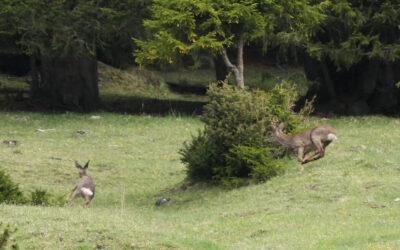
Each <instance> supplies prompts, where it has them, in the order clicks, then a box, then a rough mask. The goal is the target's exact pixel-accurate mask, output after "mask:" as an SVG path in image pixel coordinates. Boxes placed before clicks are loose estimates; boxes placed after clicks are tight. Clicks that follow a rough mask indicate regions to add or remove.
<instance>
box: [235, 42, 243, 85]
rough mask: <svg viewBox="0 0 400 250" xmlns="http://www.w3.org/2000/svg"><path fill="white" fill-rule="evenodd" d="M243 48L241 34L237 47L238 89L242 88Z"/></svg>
mask: <svg viewBox="0 0 400 250" xmlns="http://www.w3.org/2000/svg"><path fill="white" fill-rule="evenodd" d="M243 47H244V39H243V34H242V35H240V37H239V41H238V47H237V50H238V51H237V67H238V71H239V76H238V77H236V84H237V85H238V86H239V87H242V88H243V87H244V76H243V73H244V65H243Z"/></svg>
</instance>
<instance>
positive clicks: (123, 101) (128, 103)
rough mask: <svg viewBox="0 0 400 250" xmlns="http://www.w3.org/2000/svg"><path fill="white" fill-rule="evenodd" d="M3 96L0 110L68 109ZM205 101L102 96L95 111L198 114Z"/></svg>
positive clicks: (25, 97)
mask: <svg viewBox="0 0 400 250" xmlns="http://www.w3.org/2000/svg"><path fill="white" fill-rule="evenodd" d="M19 96H20V95H18V98H8V97H7V98H5V97H3V96H0V111H15V112H18V111H22V112H41V113H63V112H65V111H77V112H79V111H80V110H79V109H77V110H68V109H65V108H63V107H56V108H54V107H51V106H50V105H49V103H47V102H46V101H45V100H37V101H31V100H30V99H29V97H28V95H24V96H23V97H22V98H19ZM205 104H207V102H206V101H187V100H168V99H164V100H163V99H156V98H143V97H133V96H118V95H112V96H111V95H110V96H102V97H101V103H100V104H99V107H98V109H96V110H93V111H92V112H96V111H107V112H113V113H127V114H154V115H169V114H182V115H200V114H201V113H202V110H203V106H204V105H205Z"/></svg>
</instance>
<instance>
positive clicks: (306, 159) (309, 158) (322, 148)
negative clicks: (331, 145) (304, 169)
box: [303, 138, 326, 164]
mask: <svg viewBox="0 0 400 250" xmlns="http://www.w3.org/2000/svg"><path fill="white" fill-rule="evenodd" d="M312 142H313V144H314V145H315V147H316V148H317V150H316V152H315V153H314V154H312V155H306V156H305V157H304V159H303V163H304V164H305V163H308V162H310V161H315V160H318V159H320V158H322V157H324V155H325V147H326V146H325V145H323V144H322V142H321V140H319V138H316V139H313V140H312Z"/></svg>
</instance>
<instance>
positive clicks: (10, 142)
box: [3, 140, 19, 146]
mask: <svg viewBox="0 0 400 250" xmlns="http://www.w3.org/2000/svg"><path fill="white" fill-rule="evenodd" d="M3 143H4V144H6V145H7V146H18V145H19V141H16V140H4V141H3Z"/></svg>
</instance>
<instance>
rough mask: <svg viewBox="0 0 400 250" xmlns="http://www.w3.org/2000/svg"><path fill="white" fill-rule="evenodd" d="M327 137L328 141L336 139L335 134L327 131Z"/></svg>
mask: <svg viewBox="0 0 400 250" xmlns="http://www.w3.org/2000/svg"><path fill="white" fill-rule="evenodd" d="M327 138H328V141H336V140H337V137H336V135H334V134H332V133H329V134H328V137H327Z"/></svg>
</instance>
